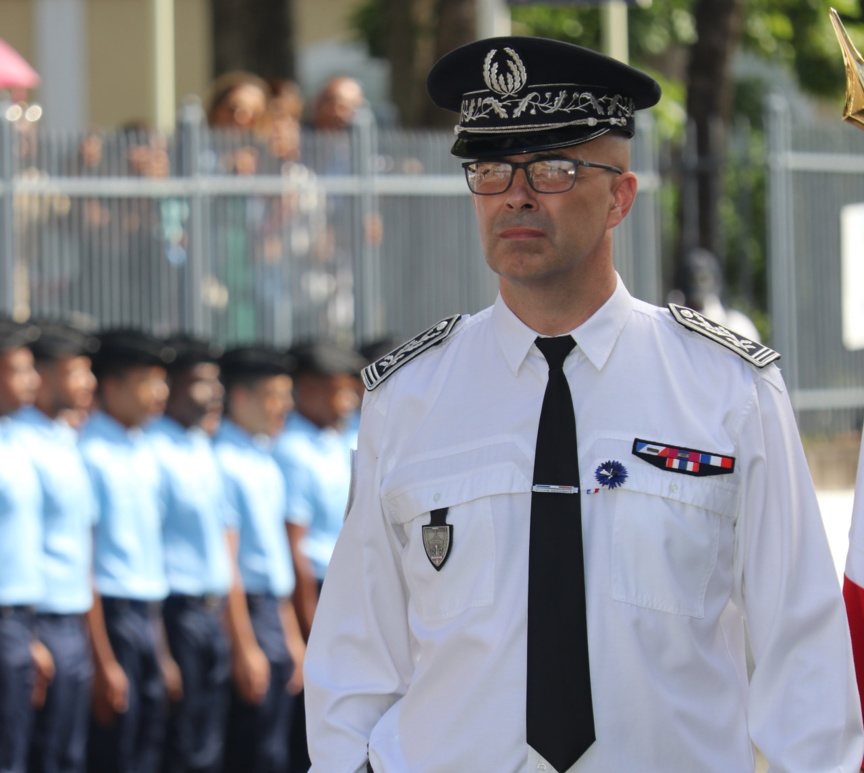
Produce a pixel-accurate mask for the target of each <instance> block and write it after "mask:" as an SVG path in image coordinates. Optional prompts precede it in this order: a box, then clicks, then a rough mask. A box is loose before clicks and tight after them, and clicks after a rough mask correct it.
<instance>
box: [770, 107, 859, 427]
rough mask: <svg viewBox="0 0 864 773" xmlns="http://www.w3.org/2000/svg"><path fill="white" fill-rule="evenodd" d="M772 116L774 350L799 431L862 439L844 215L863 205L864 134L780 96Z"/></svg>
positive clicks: (771, 188)
mask: <svg viewBox="0 0 864 773" xmlns="http://www.w3.org/2000/svg"><path fill="white" fill-rule="evenodd" d="M766 115H767V129H768V132H767V165H768V197H769V198H768V255H769V261H768V266H769V272H770V273H769V288H770V312H771V317H772V328H773V336H772V345H773V346H774V348H776V349H777V350H778V351H780V352H781V353H782V355H783V359H782V360H781V361H780V365H781V367H782V370H783V374H784V378H785V380H786V383H787V385H788V387H789V390H790V396H791V398H792V402H793V405H794V406H795V409H796V413H797V415H798V420H799V424H800V426H801V429H802V432H804V433H805V434H808V435H822V434H825V435H834V434H837V433H842V432H852V431H858V430H860V428H861V424H862V419H864V350H858V351H849V350H847V349H846V348H845V347H844V344H843V337H842V302H841V299H842V271H841V230H840V210H841V208H842V207H844V206H845V205H847V204H853V203H858V202H864V135H862V133H861V132H860V131H856V130H855V129H854V128H852V127H850V126H848V125H847V124H843V123H842V122H841V121H840V120H839V118H835V117H832V119H831V120H830V121H828V120H813V119H812V118H811V119H805V118H801V117H793V115H792V114H791V111H790V109H789V106H788V104H787V103H786V101H785V100H784V99H783V98H780V97H773V98H771V99H770V100H769V102H768V104H767V108H766Z"/></svg>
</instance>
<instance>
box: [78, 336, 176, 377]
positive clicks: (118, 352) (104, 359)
mask: <svg viewBox="0 0 864 773" xmlns="http://www.w3.org/2000/svg"><path fill="white" fill-rule="evenodd" d="M97 338H98V339H99V351H97V352H96V353H95V354H94V355H93V372H94V373H95V374H96V376H97V377H98V376H99V374H101V373H105V372H107V371H117V370H123V369H124V368H127V367H135V366H139V365H143V366H147V367H154V366H157V365H159V366H162V367H163V368H167V367H168V366H169V365H170V364H171V363H172V362H173V361H174V360H175V359H176V357H177V353H176V352H175V351H174V350H173V349H172V348H171V347H170V346H168V345H167V344H166V343H164V342H163V341H162V340H160V339H159V338H156V337H155V336H153V335H150V334H149V333H145V332H144V331H143V330H138V329H136V328H117V329H112V330H105V331H103V332H101V333H99V335H98V336H97Z"/></svg>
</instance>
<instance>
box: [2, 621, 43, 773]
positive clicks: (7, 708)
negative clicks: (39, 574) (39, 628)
mask: <svg viewBox="0 0 864 773" xmlns="http://www.w3.org/2000/svg"><path fill="white" fill-rule="evenodd" d="M32 629H33V612H32V610H30V609H29V608H24V607H0V773H24V770H25V769H26V765H27V747H28V745H29V740H30V729H31V725H32V721H33V711H32V709H31V708H30V695H31V693H32V692H33V682H34V679H35V676H36V674H35V669H34V667H33V660H32V659H31V657H30V642H31V641H32V639H33V630H32Z"/></svg>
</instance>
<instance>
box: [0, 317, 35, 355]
mask: <svg viewBox="0 0 864 773" xmlns="http://www.w3.org/2000/svg"><path fill="white" fill-rule="evenodd" d="M39 333H40V331H39V328H38V327H37V326H36V325H33V324H31V323H29V322H16V321H15V320H14V319H11V318H10V317H0V352H9V351H12V349H21V348H23V347H25V346H32V345H33V342H34V341H36V340H37V339H38V338H39Z"/></svg>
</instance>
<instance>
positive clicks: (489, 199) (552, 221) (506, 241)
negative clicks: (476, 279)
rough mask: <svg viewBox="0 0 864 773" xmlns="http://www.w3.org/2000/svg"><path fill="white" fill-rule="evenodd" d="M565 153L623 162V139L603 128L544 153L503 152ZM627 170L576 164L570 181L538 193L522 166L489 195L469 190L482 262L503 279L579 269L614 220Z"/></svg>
mask: <svg viewBox="0 0 864 773" xmlns="http://www.w3.org/2000/svg"><path fill="white" fill-rule="evenodd" d="M550 157H559V158H560V157H566V158H575V159H581V160H584V161H593V162H595V163H603V164H611V165H614V166H619V167H621V168H623V169H625V170H626V169H628V166H629V163H628V162H629V158H628V148H627V143H626V140H623V139H621V138H618V137H609V136H603V137H600V138H598V139H596V140H593V141H591V142H587V143H585V144H583V145H575V146H571V147H567V148H561V149H559V150H554V151H544V152H542V153H526V154H523V155H518V156H506V157H504V159H503V160H505V161H514V162H520V161H522V162H525V161H533V160H536V159H540V158H550ZM624 178H632V175H629V173H625V174H624V175H618V174H616V173H614V172H610V171H606V170H603V169H596V168H586V167H579V168H578V169H577V172H576V183H575V185H574V186H573V188H572V189H571V190H569V191H567V192H565V193H537V192H536V191H535V190H533V189H532V188H531V187H530V186H529V185H528V180H527V178H526V177H525V172H524V170H521V169H519V170H516V173H515V175H514V177H513V182H512V184H511V186H510V188H509V189H508V190H507V191H505V192H504V193H499V194H495V195H492V196H478V195H476V194H475V195H474V209H475V210H476V213H477V220H478V223H479V226H480V238H481V241H482V243H483V249H484V253H485V255H486V262H487V263H488V264H489V267H490V268H491V269H492V270H493V271H495V272H496V273H497V274H498V275H499V277H500V280H501V282H502V283H503V284H506V283H510V284H521V285H527V286H531V285H538V284H539V285H542V284H550V283H557V282H560V281H564V280H566V279H567V278H573V277H574V276H578V274H579V272H580V271H585V270H587V269H589V268H590V267H591V263H592V260H594V259H596V257H597V255H598V254H599V253H600V247H601V244H602V243H603V240H604V238H605V235H606V232H607V231H608V230H609V229H610V228H611V227H614V225H617V223H618V222H620V220H621V217H623V215H619V214H618V212H617V208H618V206H617V205H618V201H617V198H616V190H617V189H618V187H619V186H620V185H621V183H622V180H623V179H624Z"/></svg>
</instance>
